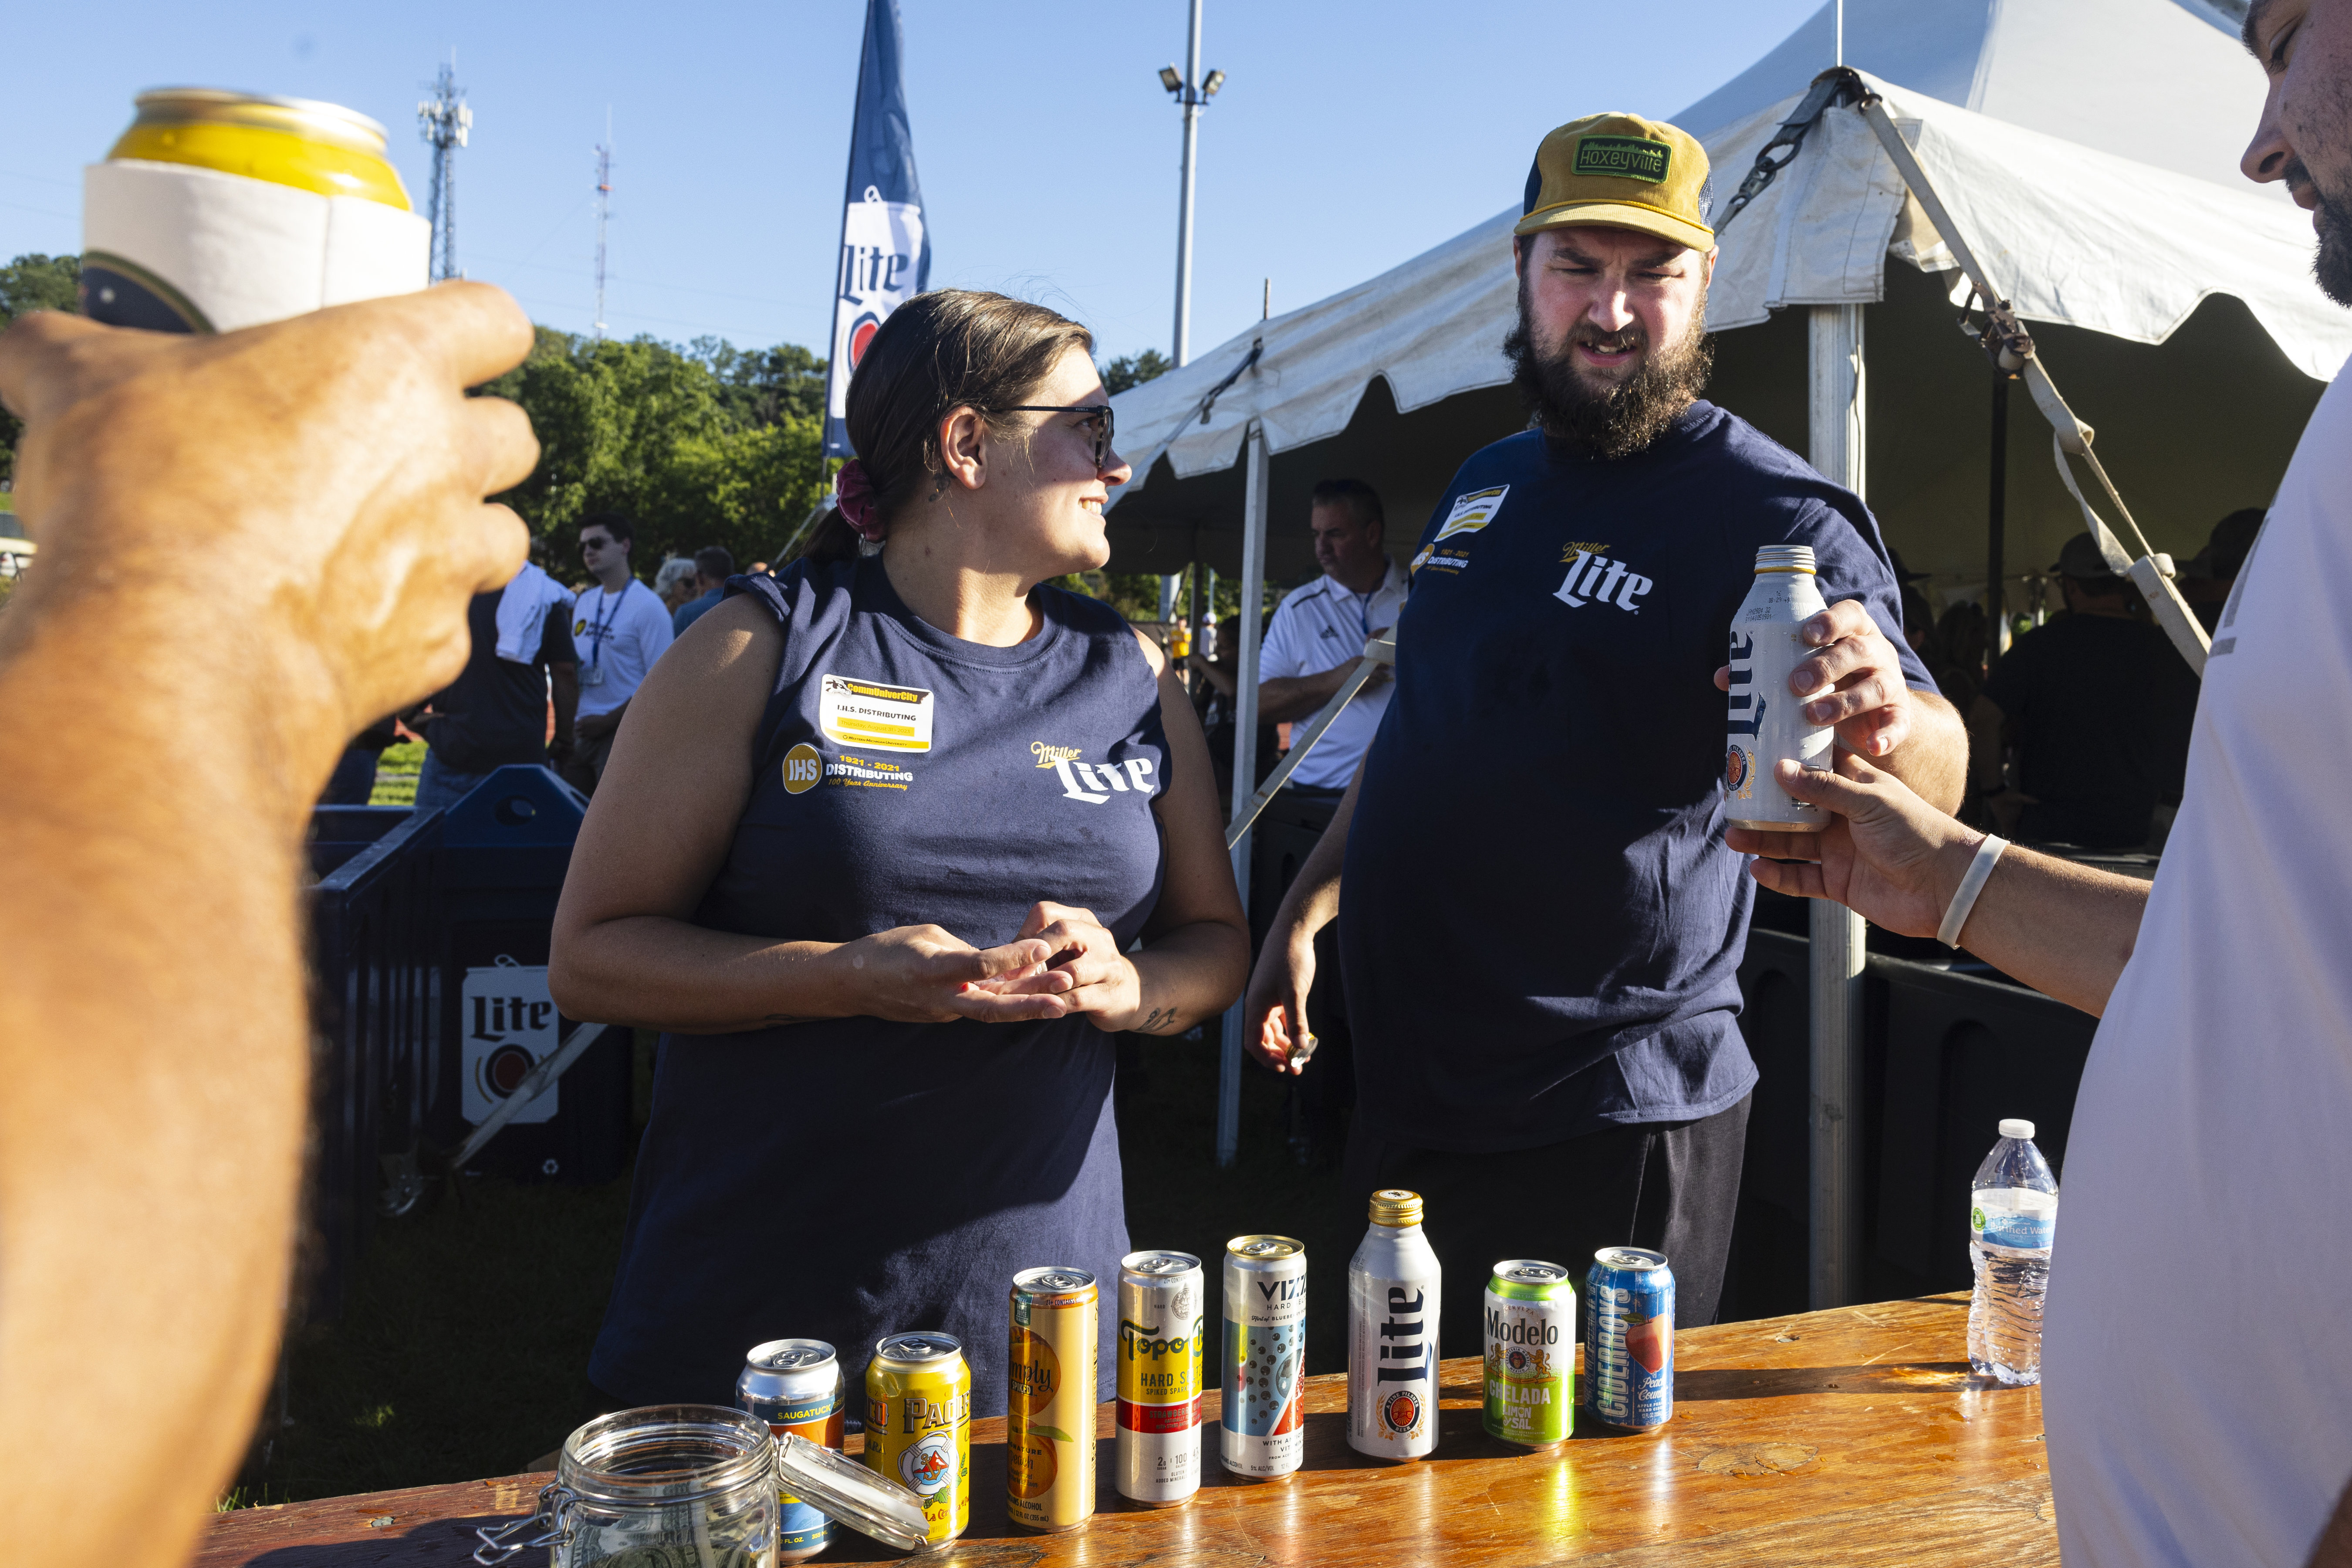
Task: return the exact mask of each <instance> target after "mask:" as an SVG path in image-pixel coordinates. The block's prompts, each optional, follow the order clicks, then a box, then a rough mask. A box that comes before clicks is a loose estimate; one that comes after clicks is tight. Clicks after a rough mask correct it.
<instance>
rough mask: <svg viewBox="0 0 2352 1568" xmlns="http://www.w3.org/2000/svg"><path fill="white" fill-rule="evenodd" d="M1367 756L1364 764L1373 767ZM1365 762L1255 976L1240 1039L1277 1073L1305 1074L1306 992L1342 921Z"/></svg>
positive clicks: (1261, 954) (1277, 920) (1273, 930)
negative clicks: (1344, 872)
mask: <svg viewBox="0 0 2352 1568" xmlns="http://www.w3.org/2000/svg"><path fill="white" fill-rule="evenodd" d="M1369 760H1370V758H1369V753H1368V754H1367V762H1369ZM1365 765H1366V763H1357V764H1356V776H1355V777H1353V778H1351V779H1349V781H1348V792H1347V793H1346V794H1345V795H1341V796H1340V797H1339V809H1338V810H1336V811H1334V812H1333V813H1332V814H1331V825H1330V826H1328V827H1326V828H1325V829H1324V830H1323V837H1320V838H1318V839H1317V840H1316V841H1315V847H1314V849H1313V850H1312V851H1310V852H1309V853H1308V855H1307V863H1306V864H1305V865H1303V866H1301V867H1299V868H1298V875H1297V876H1296V877H1295V878H1293V879H1291V883H1290V890H1289V891H1288V892H1286V893H1285V894H1284V895H1283V896H1282V907H1281V908H1280V909H1278V910H1276V911H1275V915H1274V923H1273V924H1272V925H1271V926H1270V927H1268V928H1267V931H1266V933H1265V946H1264V947H1263V948H1261V949H1259V950H1258V956H1257V967H1256V968H1255V970H1253V971H1252V972H1251V973H1250V983H1249V991H1248V992H1247V998H1248V1000H1247V1002H1246V1004H1245V1005H1244V1009H1243V1012H1242V1040H1243V1042H1244V1044H1246V1045H1247V1046H1248V1047H1249V1048H1250V1049H1251V1050H1253V1051H1255V1052H1256V1053H1257V1055H1258V1058H1259V1059H1260V1060H1261V1061H1263V1062H1265V1064H1266V1066H1268V1067H1270V1068H1274V1069H1275V1070H1276V1072H1281V1071H1284V1070H1288V1071H1290V1072H1292V1073H1301V1072H1304V1071H1306V1070H1307V1054H1308V1049H1309V1047H1308V1042H1309V1041H1310V1040H1312V1039H1313V1038H1314V1036H1313V1034H1312V1033H1311V1032H1310V1030H1309V1027H1308V1025H1307V993H1308V992H1309V991H1312V990H1313V989H1315V937H1316V934H1317V933H1318V931H1321V930H1322V929H1323V928H1324V927H1325V926H1327V925H1329V924H1330V923H1331V922H1332V921H1335V920H1338V919H1339V868H1340V867H1341V866H1342V865H1343V864H1344V863H1345V862H1346V860H1347V858H1348V826H1349V824H1350V823H1352V822H1353V821H1354V820H1355V819H1356V794H1357V792H1358V791H1359V790H1360V789H1361V788H1362V787H1363V784H1364V768H1365Z"/></svg>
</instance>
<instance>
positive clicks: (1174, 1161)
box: [233, 753, 1364, 1503]
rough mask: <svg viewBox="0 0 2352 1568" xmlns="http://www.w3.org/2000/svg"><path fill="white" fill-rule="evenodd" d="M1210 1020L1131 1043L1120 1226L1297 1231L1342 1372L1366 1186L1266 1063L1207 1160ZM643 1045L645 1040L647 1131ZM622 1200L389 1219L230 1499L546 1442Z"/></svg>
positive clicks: (573, 1190) (296, 1371) (306, 1339)
mask: <svg viewBox="0 0 2352 1568" xmlns="http://www.w3.org/2000/svg"><path fill="white" fill-rule="evenodd" d="M389 755H390V753H387V756H389ZM378 787H379V795H378V800H379V801H381V800H382V798H383V797H382V794H381V791H382V785H381V784H379V786H378ZM412 787H413V786H412ZM1214 1032H1215V1031H1214V1026H1211V1028H1210V1029H1209V1030H1208V1031H1207V1033H1208V1034H1209V1035H1210V1036H1211V1038H1210V1039H1206V1040H1200V1041H1192V1040H1161V1039H1147V1038H1144V1037H1138V1036H1129V1037H1124V1038H1123V1039H1122V1042H1121V1049H1120V1073H1119V1080H1118V1121H1119V1133H1120V1142H1121V1145H1122V1148H1123V1152H1124V1159H1125V1163H1126V1169H1127V1209H1128V1226H1129V1231H1130V1232H1131V1233H1132V1235H1133V1237H1134V1240H1135V1244H1136V1245H1137V1246H1138V1247H1177V1248H1180V1249H1181V1250H1183V1251H1186V1252H1192V1253H1195V1254H1198V1255H1199V1256H1200V1257H1201V1258H1202V1259H1203V1260H1204V1261H1210V1260H1213V1259H1215V1258H1218V1257H1220V1256H1221V1255H1222V1253H1223V1247H1224V1243H1225V1241H1226V1239H1227V1238H1228V1237H1233V1236H1235V1235H1238V1234H1241V1233H1243V1232H1246V1231H1253V1230H1274V1231H1280V1232H1282V1233H1284V1234H1286V1235H1291V1236H1296V1237H1298V1238H1299V1239H1300V1240H1302V1241H1304V1242H1305V1243H1306V1244H1307V1257H1308V1258H1309V1260H1310V1272H1309V1279H1310V1280H1311V1281H1313V1285H1312V1287H1311V1288H1310V1289H1309V1291H1308V1296H1307V1300H1308V1302H1309V1311H1310V1317H1309V1320H1308V1338H1307V1345H1308V1365H1307V1370H1308V1371H1309V1372H1330V1371H1338V1370H1339V1369H1340V1368H1341V1367H1342V1366H1343V1365H1344V1364H1345V1352H1344V1349H1343V1346H1342V1342H1341V1337H1340V1336H1341V1331H1342V1326H1343V1318H1344V1302H1343V1299H1342V1298H1343V1295H1344V1291H1343V1289H1341V1282H1342V1281H1343V1280H1344V1278H1345V1270H1346V1265H1347V1259H1348V1258H1349V1256H1350V1255H1351V1254H1352V1253H1353V1252H1354V1250H1355V1247H1356V1243H1357V1242H1358V1241H1359V1240H1360V1238H1361V1237H1362V1235H1363V1230H1364V1213H1363V1199H1362V1195H1361V1194H1346V1193H1343V1192H1341V1191H1340V1190H1339V1181H1338V1179H1337V1175H1336V1173H1335V1172H1334V1171H1332V1170H1331V1169H1330V1168H1329V1167H1328V1165H1326V1166H1324V1167H1321V1168H1317V1169H1312V1170H1302V1169H1301V1168H1299V1167H1298V1166H1297V1164H1295V1163H1293V1162H1292V1160H1291V1157H1290V1153H1289V1151H1288V1148H1287V1146H1286V1142H1285V1131H1286V1103H1285V1090H1284V1089H1283V1086H1282V1085H1281V1084H1280V1083H1279V1082H1278V1081H1277V1080H1276V1079H1275V1078H1274V1077H1273V1076H1272V1075H1271V1074H1268V1073H1265V1072H1261V1071H1258V1070H1257V1069H1255V1068H1251V1069H1249V1070H1247V1071H1246V1072H1245V1073H1244V1079H1243V1089H1244V1093H1243V1097H1242V1151H1243V1155H1242V1159H1241V1161H1240V1162H1239V1163H1237V1164H1236V1165H1235V1166H1234V1168H1233V1169H1231V1170H1225V1171H1221V1170H1219V1169H1217V1168H1216V1163H1215V1160H1214V1157H1213V1156H1214V1149H1215V1121H1216V1089H1217V1072H1216V1046H1215V1044H1214V1040H1213V1036H1214ZM649 1044H650V1040H649V1037H641V1038H640V1041H639V1073H638V1078H639V1092H638V1121H639V1125H642V1122H643V1115H644V1106H645V1103H646V1095H645V1089H646V1062H647V1061H648V1060H649ZM627 1205H628V1181H627V1179H626V1178H625V1177H624V1178H623V1179H622V1180H620V1181H617V1182H614V1183H611V1184H607V1185H604V1186H596V1187H568V1186H553V1185H546V1186H525V1185H520V1184H514V1183H509V1182H503V1181H496V1180H489V1179H482V1180H477V1181H470V1182H468V1183H467V1190H466V1193H465V1194H464V1200H463V1202H462V1203H461V1202H454V1201H450V1200H449V1199H447V1198H446V1197H445V1198H444V1199H443V1200H442V1201H441V1202H440V1203H439V1204H438V1205H436V1206H434V1207H432V1208H431V1209H429V1210H428V1211H426V1212H425V1213H423V1214H421V1215H416V1216H415V1217H413V1218H411V1219H407V1220H402V1221H387V1222H385V1223H384V1224H383V1225H382V1226H379V1227H378V1229H377V1232H376V1238H375V1241H374V1243H373V1246H372V1247H371V1248H370V1250H369V1252H368V1254H367V1256H366V1258H364V1259H363V1261H362V1265H361V1267H360V1268H359V1270H358V1274H357V1278H356V1279H354V1281H353V1283H352V1290H351V1294H350V1299H349V1302H348V1305H347V1306H346V1308H345V1310H344V1312H343V1314H342V1316H341V1319H340V1320H339V1321H335V1322H332V1323H322V1324H314V1325H310V1326H309V1327H307V1328H303V1329H299V1330H298V1331H296V1332H295V1334H294V1336H293V1338H292V1341H291V1343H290V1346H289V1355H288V1358H287V1377H286V1387H285V1390H284V1406H283V1407H284V1410H285V1413H286V1415H287V1417H288V1422H287V1424H285V1425H282V1426H281V1425H278V1409H279V1405H278V1401H277V1400H275V1399H273V1400H272V1402H271V1405H270V1409H269V1415H268V1418H267V1425H268V1428H269V1429H267V1430H265V1432H264V1434H263V1436H264V1437H265V1439H267V1440H266V1442H262V1443H257V1445H256V1447H255V1450H254V1455H253V1457H252V1458H251V1460H250V1461H249V1462H248V1464H247V1468H246V1472H245V1474H244V1475H243V1476H242V1477H240V1478H239V1482H238V1488H237V1489H236V1492H235V1493H234V1494H233V1500H234V1501H236V1502H238V1503H254V1502H285V1501H290V1500H302V1499H307V1498H317V1497H333V1496H340V1495H342V1494H345V1493H351V1492H361V1491H374V1490H381V1489H388V1488H394V1487H408V1486H422V1485H426V1484H430V1483H434V1482H440V1481H454V1480H463V1479H469V1478H473V1477H479V1476H496V1475H506V1474H510V1473H512V1472H514V1471H517V1470H520V1469H522V1468H525V1467H526V1466H527V1465H529V1464H530V1461H531V1460H533V1459H535V1458H538V1457H539V1456H541V1455H543V1454H545V1453H547V1452H548V1451H549V1450H551V1449H552V1448H554V1447H556V1446H557V1445H558V1444H559V1443H560V1442H561V1441H562V1438H563V1437H564V1436H565V1434H567V1433H568V1432H569V1431H570V1430H571V1429H572V1426H575V1425H577V1424H578V1423H579V1421H581V1420H582V1419H583V1418H584V1417H585V1416H586V1415H588V1414H589V1413H590V1411H591V1405H590V1394H589V1390H588V1384H587V1364H588V1352H589V1348H590V1346H591V1344H592V1343H593V1341H594V1339H595V1335H596V1329H597V1325H598V1323H599V1321H601V1320H602V1318H603V1315H604V1300H605V1296H606V1293H607V1291H608V1290H609V1289H610V1287H611V1284H612V1275H613V1268H614V1262H615V1260H616V1259H617V1258H618V1255H619V1250H620V1238H621V1226H622V1222H623V1220H624V1218H625V1215H626V1212H627ZM1210 1266H1211V1268H1214V1267H1215V1265H1214V1263H1213V1261H1211V1262H1210Z"/></svg>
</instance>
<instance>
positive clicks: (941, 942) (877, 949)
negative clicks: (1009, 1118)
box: [834, 900, 1144, 1033]
mask: <svg viewBox="0 0 2352 1568" xmlns="http://www.w3.org/2000/svg"><path fill="white" fill-rule="evenodd" d="M834 960H835V963H836V964H838V965H841V966H843V967H845V970H846V972H847V979H848V984H849V989H850V992H851V995H850V996H849V997H847V998H845V1004H846V1007H845V1010H846V1011H849V1012H852V1013H855V1014H862V1015H866V1016H872V1017H877V1018H887V1019H890V1020H892V1021H893V1022H896V1023H902V1024H945V1023H949V1022H951V1021H953V1020H954V1019H957V1018H977V1019H979V1020H980V1021H981V1022H982V1023H991V1024H1004V1023H1015V1022H1019V1021H1022V1020H1024V1019H1033V1018H1069V1017H1086V1018H1089V1019H1091V1020H1093V1022H1094V1025H1095V1026H1096V1027H1097V1028H1098V1029H1102V1030H1104V1031H1105V1032H1107V1033H1116V1032H1117V1031H1118V1030H1120V1029H1125V1028H1131V1027H1135V1026H1138V1023H1139V1020H1140V1019H1141V1018H1142V1017H1143V1016H1144V1009H1143V1007H1142V1005H1141V1003H1142V994H1143V986H1142V980H1141V977H1140V976H1139V975H1138V974H1137V973H1136V968H1135V965H1134V964H1133V963H1130V962H1129V960H1128V959H1127V957H1126V955H1125V954H1123V953H1121V952H1119V950H1118V938H1117V937H1115V936H1113V935H1112V934H1111V933H1110V932H1109V931H1107V930H1105V929H1104V927H1103V925H1102V922H1101V921H1097V920H1096V919H1095V917H1094V913H1093V911H1092V910H1081V909H1076V908H1073V907H1071V906H1069V905H1067V904H1056V903H1053V902H1050V901H1045V900H1040V901H1039V902H1037V903H1035V904H1033V905H1031V906H1030V909H1029V918H1028V919H1027V920H1026V921H1024V922H1023V924H1022V927H1021V935H1020V938H1019V939H1018V940H1016V941H1013V942H1006V943H1004V944H1003V946H1001V947H974V946H972V945H971V943H970V942H965V941H963V940H962V939H961V938H960V937H958V936H957V935H955V933H953V932H952V931H947V930H946V929H944V928H942V927H940V926H936V925H912V926H898V927H896V928H895V929H893V930H890V931H876V932H875V933H874V934H873V935H871V936H866V937H860V938H858V939H857V940H856V942H844V943H843V944H842V945H841V946H840V947H839V948H837V949H835V952H834Z"/></svg>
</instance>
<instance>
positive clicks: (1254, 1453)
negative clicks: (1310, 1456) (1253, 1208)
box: [1217, 1236, 1307, 1478]
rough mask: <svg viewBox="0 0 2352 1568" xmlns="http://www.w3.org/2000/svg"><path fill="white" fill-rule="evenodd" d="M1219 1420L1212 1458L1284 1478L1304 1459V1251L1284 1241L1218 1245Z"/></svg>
mask: <svg viewBox="0 0 2352 1568" xmlns="http://www.w3.org/2000/svg"><path fill="white" fill-rule="evenodd" d="M1224 1287H1225V1359H1224V1397H1223V1415H1222V1416H1221V1417H1220V1418H1219V1420H1218V1423H1217V1458H1218V1459H1219V1460H1220V1461H1221V1462H1222V1463H1223V1465H1224V1467H1225V1468H1226V1469H1228V1470H1231V1471H1232V1472H1233V1473H1234V1474H1235V1475H1237V1476H1252V1477H1258V1478H1264V1477H1267V1476H1286V1475H1288V1474H1290V1472H1291V1471H1293V1470H1295V1469H1297V1468H1298V1466H1299V1463H1300V1461H1301V1460H1303V1459H1304V1458H1306V1457H1307V1415H1306V1399H1305V1389H1306V1378H1307V1248H1306V1247H1303V1246H1301V1245H1300V1244H1299V1243H1297V1242H1296V1241H1293V1240H1292V1239H1291V1238H1290V1237H1286V1236H1237V1237H1234V1238H1233V1240H1231V1241H1229V1242H1227V1243H1225V1268H1224Z"/></svg>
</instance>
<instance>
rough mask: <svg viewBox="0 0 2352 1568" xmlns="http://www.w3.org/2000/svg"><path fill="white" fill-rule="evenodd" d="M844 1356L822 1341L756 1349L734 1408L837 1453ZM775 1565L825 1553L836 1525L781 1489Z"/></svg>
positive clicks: (746, 1361) (739, 1378) (740, 1376)
mask: <svg viewBox="0 0 2352 1568" xmlns="http://www.w3.org/2000/svg"><path fill="white" fill-rule="evenodd" d="M841 1394H842V1379H841V1358H840V1357H839V1356H837V1355H835V1354H834V1352H833V1347H832V1346H831V1345H829V1344H827V1343H825V1342H824V1341H823V1340H770V1341H769V1342H767V1343H765V1344H760V1345H753V1346H752V1347H751V1351H750V1352H748V1353H747V1354H746V1355H745V1356H744V1357H743V1370H742V1371H741V1372H740V1373H737V1374H736V1377H735V1408H736V1409H738V1410H740V1411H742V1412H743V1413H744V1414H745V1415H751V1416H752V1417H753V1418H755V1419H757V1420H761V1421H764V1422H766V1423H767V1424H768V1431H769V1432H770V1434H772V1436H779V1437H781V1436H783V1435H784V1434H785V1433H787V1432H790V1433H792V1434H793V1435H794V1436H800V1437H805V1438H807V1439H808V1440H809V1441H810V1442H812V1443H818V1444H822V1445H823V1446H824V1447H828V1448H831V1449H834V1450H835V1452H838V1451H839V1450H840V1448H841V1432H842V1423H843V1416H844V1415H845V1412H844V1411H843V1409H842V1398H841ZM777 1495H778V1499H779V1500H780V1501H781V1502H782V1505H783V1507H782V1513H780V1514H779V1515H778V1517H777V1521H776V1561H777V1562H779V1563H798V1562H799V1561H801V1560H802V1559H803V1558H804V1557H814V1556H815V1555H816V1554H817V1553H818V1552H822V1551H824V1549H825V1546H826V1545H827V1543H828V1542H831V1540H832V1539H833V1537H832V1529H833V1523H832V1521H830V1520H828V1519H826V1518H825V1516H824V1514H822V1513H819V1512H818V1511H817V1510H815V1509H814V1508H811V1507H810V1506H809V1505H808V1504H807V1503H804V1502H803V1501H802V1500H800V1499H799V1498H796V1497H794V1496H793V1495H791V1494H790V1493H788V1492H782V1491H780V1492H779V1493H778V1494H777Z"/></svg>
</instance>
